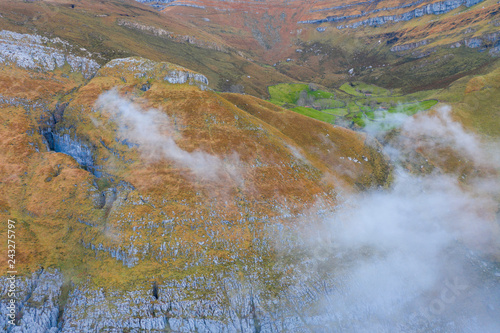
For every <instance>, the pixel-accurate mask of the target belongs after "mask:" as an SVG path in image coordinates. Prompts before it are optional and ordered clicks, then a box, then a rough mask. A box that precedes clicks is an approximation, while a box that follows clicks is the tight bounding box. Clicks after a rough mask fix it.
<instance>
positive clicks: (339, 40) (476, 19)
mask: <svg viewBox="0 0 500 333" xmlns="http://www.w3.org/2000/svg"><path fill="white" fill-rule="evenodd" d="M184 5H185V6H184ZM186 6H187V7H186ZM498 6H499V5H498V3H497V2H496V1H494V0H487V1H479V0H477V1H476V0H474V1H446V2H443V1H434V0H429V1H414V2H410V3H408V2H403V1H361V2H354V1H353V2H348V3H344V2H342V3H340V2H338V1H318V2H314V3H310V2H303V1H264V2H262V1H259V2H253V1H234V2H233V1H231V2H226V1H208V0H198V1H181V2H179V1H175V2H172V3H169V4H167V5H166V7H165V9H163V13H165V14H166V15H167V16H168V17H172V18H173V17H184V18H185V19H186V20H188V21H189V22H192V23H193V24H196V25H197V26H200V27H203V29H204V30H206V31H208V32H210V33H211V34H213V35H218V36H221V37H222V38H223V39H224V40H226V41H227V43H228V44H230V45H233V46H234V47H235V48H237V49H240V50H245V51H246V53H248V54H249V55H250V56H251V57H253V58H254V59H263V60H264V61H266V62H267V63H269V64H274V66H275V67H276V68H277V69H278V70H279V71H280V72H281V73H283V74H285V75H287V76H290V77H292V78H294V79H297V80H299V81H305V82H309V81H314V82H316V83H321V84H323V85H325V86H328V87H332V86H339V85H340V84H342V83H343V82H345V81H348V80H352V79H353V77H354V79H357V80H362V81H369V82H372V83H375V84H379V85H381V86H384V87H390V88H394V87H404V88H406V89H407V90H422V89H424V88H425V87H429V86H434V87H439V88H441V87H445V86H446V85H447V84H449V83H450V82H452V81H453V80H456V79H457V78H459V77H460V76H463V75H466V74H467V72H470V71H472V70H475V69H478V68H481V66H483V65H485V64H487V63H489V62H490V61H492V59H494V58H495V57H497V56H498V41H499V35H498V22H497V21H498V18H499V11H498V8H499V7H498ZM227 27H230V28H227ZM478 51H479V52H478ZM416 68H418V69H419V70H418V71H415V69H416ZM349 70H352V71H351V72H349Z"/></svg>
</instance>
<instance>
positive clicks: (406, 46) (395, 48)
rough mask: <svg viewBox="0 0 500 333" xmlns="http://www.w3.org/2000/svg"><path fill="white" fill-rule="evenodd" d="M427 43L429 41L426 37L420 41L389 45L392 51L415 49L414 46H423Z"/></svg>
mask: <svg viewBox="0 0 500 333" xmlns="http://www.w3.org/2000/svg"><path fill="white" fill-rule="evenodd" d="M428 43H429V41H428V40H427V39H424V40H421V41H419V42H416V43H409V44H403V45H396V46H393V47H391V51H392V52H401V51H408V50H411V49H415V48H417V47H420V46H423V45H427V44H428Z"/></svg>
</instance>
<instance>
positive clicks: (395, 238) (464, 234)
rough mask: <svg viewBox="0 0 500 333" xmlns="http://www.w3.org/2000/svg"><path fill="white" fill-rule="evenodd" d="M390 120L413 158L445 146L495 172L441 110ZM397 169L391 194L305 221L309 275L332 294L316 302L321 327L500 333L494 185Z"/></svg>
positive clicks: (350, 199) (350, 200) (360, 199)
mask: <svg viewBox="0 0 500 333" xmlns="http://www.w3.org/2000/svg"><path fill="white" fill-rule="evenodd" d="M398 121H401V123H400V126H401V132H400V137H399V138H400V140H403V141H404V142H403V144H404V145H411V147H410V148H412V149H419V148H420V147H421V145H422V144H425V145H427V147H428V148H430V149H432V148H433V147H443V146H445V147H449V148H450V149H453V151H454V152H455V153H456V154H458V155H459V156H461V157H463V158H464V159H465V158H468V159H471V160H473V161H474V162H475V163H476V165H477V166H479V167H480V166H484V165H487V167H492V166H493V167H494V168H496V170H498V169H499V168H500V165H498V164H496V165H493V162H494V161H498V159H497V158H498V156H491V151H490V150H487V151H486V150H485V148H484V147H485V146H484V144H483V143H482V142H481V141H480V140H479V139H478V137H477V136H476V135H474V134H472V133H469V132H467V131H465V130H464V128H463V127H462V126H461V124H459V123H457V122H455V121H454V120H453V119H452V117H451V114H450V108H449V107H442V108H439V109H437V110H436V111H435V112H434V113H429V114H422V115H417V116H415V117H405V118H404V119H398ZM407 148H408V147H407ZM391 150H394V148H391ZM403 155H404V154H398V153H397V152H396V153H394V152H391V156H393V157H396V158H397V157H401V158H402V156H403ZM404 156H405V158H407V155H404ZM485 156H489V158H488V159H486V158H485ZM399 162H403V161H397V160H395V161H394V163H395V165H396V169H395V172H394V182H393V184H392V186H391V188H389V189H386V190H373V191H368V192H364V193H360V194H355V195H347V196H344V198H342V199H341V200H340V203H339V205H338V206H337V209H336V210H335V211H334V212H333V213H331V214H329V215H328V216H327V217H326V218H324V219H323V220H321V221H316V225H317V226H316V227H313V224H312V223H311V221H308V222H307V228H306V230H307V232H306V233H307V235H306V236H304V238H303V239H306V243H307V244H308V245H307V246H306V247H307V248H308V249H309V251H310V252H309V253H310V255H311V256H312V257H313V262H316V264H315V265H316V266H315V268H314V269H313V271H316V273H317V274H322V275H323V276H327V279H329V280H331V285H333V286H334V288H333V290H331V291H330V292H328V293H326V295H324V296H325V297H324V298H323V299H322V300H321V301H320V302H319V303H320V305H319V306H320V308H323V309H324V313H325V314H324V316H326V318H327V319H325V318H324V319H325V320H324V322H325V323H327V324H326V325H327V326H328V327H329V328H330V329H331V330H332V331H336V332H337V331H338V332H429V331H433V332H500V317H499V313H500V308H499V305H498V304H500V284H499V283H498V279H499V276H500V269H499V268H498V264H495V258H496V260H498V258H500V225H499V221H498V218H497V217H496V213H497V211H498V207H499V205H498V198H499V197H500V184H499V183H498V179H497V178H498V177H490V178H481V176H476V178H473V179H468V180H467V182H465V181H463V180H461V178H460V177H459V175H453V174H445V173H443V172H440V171H439V170H436V171H435V172H433V173H432V174H427V175H418V174H410V173H409V172H407V171H406V170H405V169H403V168H402V167H401V166H399V164H400V163H399ZM325 270H326V274H325ZM305 279H307V278H305Z"/></svg>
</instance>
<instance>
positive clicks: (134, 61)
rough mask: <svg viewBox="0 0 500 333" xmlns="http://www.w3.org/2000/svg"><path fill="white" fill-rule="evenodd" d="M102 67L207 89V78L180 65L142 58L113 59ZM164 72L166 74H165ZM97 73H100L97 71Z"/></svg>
mask: <svg viewBox="0 0 500 333" xmlns="http://www.w3.org/2000/svg"><path fill="white" fill-rule="evenodd" d="M103 68H113V69H115V70H116V71H117V72H121V71H124V72H127V73H130V72H132V73H134V75H135V76H136V77H143V78H144V77H147V78H155V79H160V80H163V81H167V82H169V83H172V84H184V83H188V84H191V85H196V86H198V87H199V88H200V89H202V90H204V89H207V85H208V79H207V78H206V76H204V75H202V74H198V73H195V72H192V71H190V70H188V69H184V68H183V67H180V66H170V65H169V64H165V63H163V64H158V63H155V62H153V61H150V60H146V59H142V58H124V59H114V60H112V61H110V62H109V63H107V64H106V66H104V67H103ZM165 72H166V73H167V75H165ZM159 73H161V74H159ZM97 75H100V74H99V73H98V74H97Z"/></svg>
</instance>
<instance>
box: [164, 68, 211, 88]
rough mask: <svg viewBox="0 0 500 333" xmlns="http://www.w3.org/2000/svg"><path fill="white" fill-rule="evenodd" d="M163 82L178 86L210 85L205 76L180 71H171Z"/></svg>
mask: <svg viewBox="0 0 500 333" xmlns="http://www.w3.org/2000/svg"><path fill="white" fill-rule="evenodd" d="M163 80H165V81H168V82H169V83H177V84H182V83H189V84H193V83H194V82H199V83H202V84H205V85H208V79H207V78H206V77H205V76H204V75H201V74H196V73H191V72H184V71H179V70H173V71H171V72H170V73H168V75H167V76H165V77H164V79H163Z"/></svg>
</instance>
